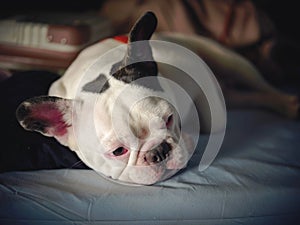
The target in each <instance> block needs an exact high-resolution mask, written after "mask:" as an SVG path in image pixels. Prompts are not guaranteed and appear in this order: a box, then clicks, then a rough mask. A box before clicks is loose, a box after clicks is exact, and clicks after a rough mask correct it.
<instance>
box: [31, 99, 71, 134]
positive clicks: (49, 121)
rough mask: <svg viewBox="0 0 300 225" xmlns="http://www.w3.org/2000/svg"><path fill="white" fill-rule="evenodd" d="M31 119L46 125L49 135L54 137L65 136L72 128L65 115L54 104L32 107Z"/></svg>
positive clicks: (47, 103)
mask: <svg viewBox="0 0 300 225" xmlns="http://www.w3.org/2000/svg"><path fill="white" fill-rule="evenodd" d="M30 117H31V118H33V119H34V120H35V121H38V122H40V123H41V124H43V125H45V129H46V131H47V133H48V134H50V135H54V136H63V135H65V134H66V133H67V128H68V127H69V126H70V125H68V124H66V123H65V121H64V118H63V113H62V112H61V111H60V110H59V109H58V107H57V106H56V105H55V103H53V102H43V103H38V104H34V105H32V107H31V112H30Z"/></svg>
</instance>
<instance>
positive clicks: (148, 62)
mask: <svg viewBox="0 0 300 225" xmlns="http://www.w3.org/2000/svg"><path fill="white" fill-rule="evenodd" d="M156 26H157V18H156V16H155V14H154V13H152V12H146V13H145V14H144V15H143V16H141V17H140V19H138V20H137V22H136V23H135V24H134V26H133V27H132V29H131V31H130V33H129V43H128V45H127V52H126V54H125V56H124V58H123V60H122V61H120V62H117V63H115V64H114V65H113V66H112V68H111V71H110V75H112V76H113V77H115V78H116V79H118V80H120V81H123V82H125V83H131V82H133V81H135V80H138V79H140V78H143V77H149V76H153V77H157V74H158V68H157V63H156V62H155V61H154V59H153V55H152V49H151V46H150V42H149V39H150V38H151V36H152V34H153V32H154V31H155V29H156ZM153 82H154V85H153V84H151V85H150V86H151V87H152V89H153V87H155V88H154V89H156V90H162V88H161V87H160V85H159V82H158V81H156V79H153ZM138 83H140V84H141V85H142V86H146V87H147V84H146V83H143V82H142V81H141V82H137V84H138ZM150 86H149V87H150Z"/></svg>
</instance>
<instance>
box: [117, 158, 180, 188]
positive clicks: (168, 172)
mask: <svg viewBox="0 0 300 225" xmlns="http://www.w3.org/2000/svg"><path fill="white" fill-rule="evenodd" d="M181 159H182V158H181ZM185 165H186V162H180V161H179V159H176V158H174V157H172V156H169V157H167V158H166V159H165V160H164V161H162V162H160V163H156V164H152V165H135V166H127V167H126V169H125V170H124V171H123V173H122V175H121V176H120V177H119V178H118V180H120V181H123V182H126V183H131V184H140V185H152V184H155V183H157V182H159V181H163V180H166V179H167V178H170V177H171V176H173V175H174V174H175V173H177V172H178V171H179V170H180V169H182V168H184V167H185Z"/></svg>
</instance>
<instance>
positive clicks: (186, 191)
mask: <svg viewBox="0 0 300 225" xmlns="http://www.w3.org/2000/svg"><path fill="white" fill-rule="evenodd" d="M207 138H208V136H205V135H203V136H201V137H200V141H199V144H198V147H197V150H196V151H195V154H194V155H193V157H192V159H191V160H190V162H189V164H188V166H187V167H186V168H185V169H183V170H182V171H180V172H179V173H178V174H176V175H175V176H173V177H172V178H170V179H168V180H166V181H163V182H160V183H157V184H155V185H153V186H125V185H121V184H118V183H116V182H112V181H110V180H107V179H104V178H103V177H101V176H99V175H98V174H96V173H95V172H93V171H91V170H72V169H59V170H40V171H28V172H7V173H2V174H0V199H1V201H0V224H2V225H6V224H9V225H10V224H14V225H15V224H22V225H23V224H28V225H35V224H36V225H37V224H38V225H48V224H55V225H56V224H57V225H60V224H62V225H67V224H70V225H71V224H72V225H74V224H76V225H77V224H95V225H96V224H105V225H109V224H112V225H118V224H120V225H121V224H130V225H133V224H138V225H143V224H145V225H148V224H149V225H151V224H164V225H168V224H180V225H183V224H188V225H194V224H195V225H199V224H201V225H202V224H203V225H211V224H213V225H217V224H222V225H227V224H230V225H232V224H249V225H250V224H251V225H256V224H264V225H266V224H272V225H275V224H285V225H287V224H294V225H296V224H300V223H299V222H300V206H299V205H300V151H299V150H300V149H299V144H300V121H291V120H288V119H284V118H281V117H279V116H277V115H274V114H269V113H267V112H262V111H259V110H253V111H243V110H235V111H230V112H229V113H228V123H227V131H226V135H225V139H224V142H223V145H222V147H221V150H220V152H219V154H218V155H217V158H216V159H215V160H214V162H213V163H212V165H210V166H209V167H208V168H207V169H206V170H204V171H202V172H200V171H198V165H199V161H200V159H201V156H202V153H203V149H204V148H203V146H205V144H206V141H207ZM297 222H298V223H297Z"/></svg>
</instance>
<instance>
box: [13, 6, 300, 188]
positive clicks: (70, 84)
mask: <svg viewBox="0 0 300 225" xmlns="http://www.w3.org/2000/svg"><path fill="white" fill-rule="evenodd" d="M156 25H157V19H156V17H155V15H154V14H153V13H151V12H147V13H145V14H144V15H143V16H142V17H141V18H140V19H139V20H138V21H137V22H136V24H135V25H134V26H133V28H132V30H131V31H130V33H129V35H128V39H129V40H128V45H124V43H121V42H120V41H118V40H115V39H106V40H104V41H102V42H100V43H96V44H95V45H93V46H90V47H88V48H86V49H85V50H84V51H82V52H81V54H80V55H79V56H78V58H77V59H76V60H75V61H74V62H73V63H72V65H71V66H70V67H69V68H68V70H67V71H66V73H65V74H64V75H63V76H62V77H61V78H60V79H58V80H57V81H56V82H54V83H53V84H52V86H51V87H50V90H49V96H39V97H35V98H32V99H29V100H27V101H25V102H23V103H22V104H21V105H20V106H19V108H18V109H17V118H18V120H19V122H20V124H21V125H22V126H23V127H24V128H25V129H27V130H33V131H38V132H41V133H42V134H44V135H46V136H53V137H55V138H56V139H57V140H58V141H59V142H60V143H61V144H63V145H65V146H68V147H69V148H70V149H71V150H73V151H75V152H76V153H77V155H78V156H79V158H80V159H81V160H82V161H83V162H84V163H85V164H86V165H88V166H89V167H90V168H92V169H94V170H95V171H97V172H99V173H100V174H103V175H105V176H106V177H110V178H113V179H115V180H119V181H125V182H129V183H138V184H153V183H155V182H158V181H160V180H163V179H166V178H168V177H170V176H172V175H174V174H175V173H176V172H177V171H178V170H180V169H182V168H184V167H185V166H186V164H187V162H188V160H189V158H190V157H191V154H192V153H193V150H194V147H195V146H194V144H196V143H193V142H192V140H191V138H189V136H188V135H186V134H185V132H184V131H183V130H182V126H183V124H182V123H183V118H182V116H181V115H180V112H178V108H176V104H175V103H174V102H172V100H170V99H171V98H169V97H168V94H169V93H168V92H167V91H166V86H164V85H163V82H161V80H159V79H158V77H165V78H168V79H171V80H173V81H175V82H176V83H177V84H180V85H182V87H183V88H184V89H185V90H187V92H188V94H189V95H190V96H191V98H192V99H193V101H194V102H195V104H196V108H197V112H198V114H199V120H200V124H201V130H202V131H203V130H204V131H211V132H215V131H220V130H223V131H224V128H225V123H226V115H225V107H224V104H222V102H223V97H222V95H221V94H220V92H218V90H219V89H218V85H217V83H216V82H215V83H214V82H212V83H211V84H210V85H209V87H206V88H207V89H208V91H206V92H205V91H203V90H201V88H199V87H198V86H197V85H195V84H194V83H193V81H192V82H190V81H191V80H186V77H184V73H182V71H180V69H179V70H178V69H174V68H172V67H170V66H166V65H163V64H162V63H157V62H155V61H154V59H155V56H156V57H159V56H160V55H161V54H162V53H163V52H162V51H163V50H162V49H158V48H155V47H154V48H153V47H152V46H151V45H150V43H149V41H148V40H150V38H151V37H152V34H153V33H154V31H155V29H156ZM154 38H155V39H160V40H168V41H172V42H176V43H180V44H182V45H184V46H186V47H188V48H190V49H192V50H193V51H195V52H196V53H198V54H199V55H201V56H202V57H203V58H204V59H205V60H206V61H207V62H208V64H209V65H210V66H211V67H213V69H214V70H215V71H223V69H224V71H223V72H225V73H227V74H231V77H233V78H234V80H235V81H238V82H239V83H242V84H245V85H247V86H249V87H251V88H253V89H255V90H256V92H255V94H254V95H253V94H250V95H236V94H234V96H231V98H230V99H231V101H232V102H233V103H236V104H238V105H243V104H244V105H245V104H246V103H248V104H250V106H255V107H256V106H260V107H266V108H269V109H273V110H275V111H277V112H282V113H283V114H286V115H287V116H289V117H293V116H296V115H294V114H295V113H296V112H297V107H299V105H297V104H298V103H297V102H296V103H295V101H296V99H295V97H294V96H289V95H285V94H283V93H281V92H280V91H278V90H276V89H275V88H273V87H272V86H270V85H268V84H267V83H266V82H265V81H264V80H263V79H262V78H261V77H260V76H259V74H257V71H256V70H255V69H253V67H252V66H251V65H249V64H248V63H247V62H245V61H244V60H243V59H240V58H239V57H237V56H236V55H232V54H229V53H228V51H226V50H224V49H223V48H222V47H221V46H218V45H216V44H215V43H213V42H211V41H209V40H207V39H200V38H195V37H184V36H182V35H174V34H173V35H170V34H161V35H155V36H154ZM120 46H121V48H119V47H120ZM122 46H123V47H124V46H125V48H122ZM126 46H127V47H126ZM112 49H114V51H113V52H111V50H112ZM164 53H165V52H164ZM215 56H216V57H215ZM222 56H230V57H228V58H226V57H225V58H223V59H222V58H221V57H222ZM170 58H171V59H170V60H171V61H172V60H173V59H172V55H170ZM175 58H176V57H174V63H175V64H176V62H179V61H176V60H175ZM177 58H178V57H177ZM100 59H101V60H100ZM177 60H178V59H177ZM179 60H181V61H182V62H185V63H186V64H188V62H189V60H190V59H189V58H182V59H180V56H179ZM230 62H235V63H236V62H238V63H239V64H240V66H241V69H238V68H237V66H236V65H232V64H230ZM226 63H227V65H224V64H226ZM239 70H240V71H239ZM199 73H201V71H199ZM238 73H240V74H241V75H238ZM199 76H201V74H199ZM148 78H151V79H150V80H148ZM221 78H222V77H221ZM221 80H222V79H221ZM222 87H223V85H222ZM171 89H172V88H171ZM169 90H170V89H169ZM224 90H226V94H228V93H229V95H230V94H232V92H231V91H227V89H223V91H224ZM173 91H174V90H173ZM204 92H205V93H204ZM208 92H210V93H208ZM210 95H212V96H214V98H213V100H212V102H213V104H214V105H217V106H218V107H216V108H213V109H212V108H211V105H210V102H208V101H207V97H208V96H210ZM267 100H268V101H267ZM179 101H180V100H179ZM229 102H230V101H229ZM212 111H213V113H216V115H217V116H215V117H214V124H212V122H213V121H212V117H211V114H212ZM187 117H189V115H187ZM216 120H217V121H216ZM191 122H192V124H190V127H193V126H197V124H198V122H199V121H198V118H196V119H195V120H194V119H193V118H192V121H191Z"/></svg>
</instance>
